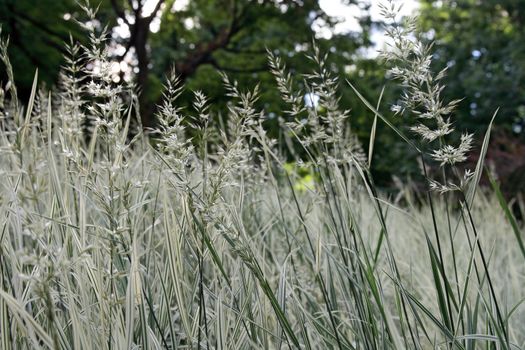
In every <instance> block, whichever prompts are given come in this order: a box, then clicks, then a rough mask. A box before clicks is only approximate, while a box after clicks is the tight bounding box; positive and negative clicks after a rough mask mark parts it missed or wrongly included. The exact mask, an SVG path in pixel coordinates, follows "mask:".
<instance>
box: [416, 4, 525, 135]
mask: <svg viewBox="0 0 525 350" xmlns="http://www.w3.org/2000/svg"><path fill="white" fill-rule="evenodd" d="M420 12H421V14H420V21H419V22H420V24H421V28H422V33H423V34H424V36H425V37H427V38H428V40H431V41H434V42H435V45H434V51H435V53H434V57H435V62H436V65H438V66H440V67H445V66H446V67H447V77H445V79H444V83H445V84H446V85H447V90H446V92H445V97H447V98H449V99H457V98H462V99H463V100H462V102H461V103H460V104H459V106H458V108H459V109H458V113H459V115H460V116H461V117H460V118H459V119H458V126H459V127H460V128H468V129H469V130H471V131H478V132H479V131H480V130H483V129H484V128H485V127H486V126H487V125H488V122H489V121H490V118H491V116H492V114H493V113H494V110H495V107H499V108H500V110H499V113H498V124H500V125H504V126H505V128H506V129H507V130H512V129H513V128H514V129H515V130H516V131H520V130H521V129H522V128H523V125H524V124H523V123H524V118H525V95H524V91H523V88H522V87H523V86H524V84H525V80H524V79H525V65H524V62H525V56H524V55H525V46H524V42H525V40H524V39H525V37H524V35H525V31H524V28H525V26H524V22H523V19H524V18H525V17H524V15H525V5H524V4H523V3H522V2H519V1H513V0H488V1H475V0H461V1H452V0H446V1H434V0H424V1H421V11H420Z"/></svg>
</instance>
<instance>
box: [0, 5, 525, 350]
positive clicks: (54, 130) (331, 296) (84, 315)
mask: <svg viewBox="0 0 525 350" xmlns="http://www.w3.org/2000/svg"><path fill="white" fill-rule="evenodd" d="M86 11H88V14H90V15H91V16H92V17H93V18H94V16H95V13H94V12H92V11H90V10H89V9H86ZM87 29H88V30H90V31H91V32H90V33H89V35H90V39H91V46H89V47H79V46H76V45H75V44H71V45H69V46H68V52H69V56H68V57H67V66H66V67H64V70H63V74H62V77H61V85H60V87H59V88H58V89H57V91H54V92H45V91H42V90H39V89H38V75H37V74H35V84H34V87H33V91H32V93H31V97H30V99H29V101H19V99H18V97H17V94H16V88H15V85H14V83H13V81H14V77H13V74H12V72H11V70H10V64H9V59H8V57H7V49H6V47H7V43H6V42H2V44H1V45H0V49H1V50H0V55H1V58H2V61H3V62H4V64H5V66H6V67H7V70H8V73H9V74H8V76H9V79H10V83H9V86H8V87H5V89H4V90H2V95H1V101H0V102H1V103H0V107H1V109H0V111H1V115H0V117H1V118H0V123H1V125H0V130H1V132H0V150H1V151H0V172H1V175H2V179H3V181H2V185H1V186H0V276H1V290H0V318H1V322H0V324H1V328H0V342H1V348H3V349H12V348H17V349H18V348H21V349H33V348H37V349H38V348H53V349H69V348H76V349H81V348H86V349H106V348H107V349H133V348H147V349H150V348H152V349H154V348H159V349H161V348H173V349H175V348H181V349H199V348H205V349H212V348H213V349H250V348H271V349H274V348H293V349H296V348H304V349H332V348H333V349H406V348H411V349H478V348H479V349H516V348H522V347H524V346H525V312H524V310H523V307H521V302H522V300H523V298H524V297H525V290H524V288H523V285H524V283H525V264H524V263H523V258H524V257H525V256H524V255H523V250H522V242H521V240H522V234H523V232H522V228H521V227H520V226H519V224H518V223H517V222H516V221H515V220H513V218H512V214H511V213H510V211H509V210H508V208H507V207H506V204H505V203H504V200H503V199H502V197H501V195H500V194H499V192H498V189H497V185H496V184H495V183H494V188H495V191H496V194H497V195H496V196H494V195H492V194H486V193H484V192H480V191H477V192H478V193H477V194H476V193H475V191H474V189H475V188H476V187H477V182H478V181H479V176H480V174H481V171H483V164H482V162H481V161H480V163H479V166H478V167H477V169H476V170H475V171H473V172H472V175H469V176H468V179H466V178H463V175H460V176H459V180H458V181H459V182H454V183H453V182H451V181H452V180H450V181H449V179H448V178H449V177H450V176H455V175H458V174H457V167H456V165H455V164H454V162H455V161H448V162H447V161H445V162H444V163H446V164H448V165H450V166H451V167H450V168H447V169H443V170H442V172H441V175H442V176H443V177H444V179H440V180H433V179H430V178H429V193H428V197H427V198H426V199H424V200H420V199H417V198H416V197H415V196H414V195H413V194H411V193H410V192H408V191H407V192H406V193H404V194H402V196H403V201H402V202H403V203H404V204H403V205H396V203H393V202H392V201H391V200H390V199H389V198H385V197H384V196H383V195H382V194H381V193H379V192H378V191H377V189H376V188H375V186H374V182H373V178H372V176H371V174H370V171H369V167H370V164H371V163H372V160H371V159H367V157H366V156H365V153H364V151H363V150H362V149H361V146H360V144H359V142H357V140H356V138H355V137H354V136H353V133H352V130H351V129H350V128H349V125H350V119H351V118H350V114H349V112H347V111H344V110H340V109H339V106H338V96H337V89H338V82H337V79H336V78H334V77H333V76H331V74H330V71H329V69H328V67H327V65H326V64H325V59H324V57H323V55H322V54H321V53H320V52H319V50H318V49H314V52H313V55H312V57H311V58H312V60H314V61H315V62H316V63H317V66H318V67H319V69H318V70H317V71H315V72H312V73H311V74H307V75H305V76H304V83H305V84H303V85H304V86H306V88H305V89H304V90H302V91H301V90H297V89H296V88H295V86H296V84H295V82H294V81H293V77H292V76H291V75H289V74H288V73H287V72H286V68H285V66H284V64H283V63H282V62H281V60H280V58H279V57H275V56H272V55H270V57H269V60H270V67H271V70H272V72H273V73H274V75H275V76H276V80H277V88H278V89H279V91H280V92H281V94H282V95H283V98H284V100H285V101H286V102H288V103H289V106H290V108H289V109H288V110H287V111H285V112H283V114H284V119H285V122H284V123H283V125H282V128H283V129H282V137H283V139H285V140H286V142H285V144H286V145H287V147H289V150H288V152H291V154H303V155H304V156H303V157H302V159H297V164H295V165H294V167H293V168H301V167H306V168H308V169H309V171H310V172H311V173H312V174H313V175H312V177H313V179H314V181H312V182H311V183H309V184H306V185H303V186H301V187H300V186H297V184H298V183H300V179H299V178H298V176H297V172H295V171H290V167H289V166H288V165H287V164H285V161H284V157H283V155H282V154H281V153H280V150H281V149H282V147H278V146H277V144H276V141H275V140H272V139H270V138H269V137H268V136H267V134H266V132H265V130H264V128H263V127H262V123H263V121H264V111H258V110H256V109H255V107H254V105H255V102H256V100H257V98H258V89H257V88H255V89H254V90H253V91H241V90H239V88H238V87H237V85H236V83H235V82H232V81H230V80H229V79H228V77H227V76H224V77H223V78H224V85H225V88H226V90H227V92H228V95H229V96H230V97H231V103H230V104H229V109H228V115H227V117H226V118H225V119H224V120H226V121H227V122H226V123H221V122H217V118H218V117H217V116H216V115H214V113H213V108H211V107H212V106H210V105H209V102H208V99H207V97H206V95H205V94H204V93H203V92H200V91H196V92H194V96H195V98H194V103H193V105H192V106H188V107H186V108H182V107H181V106H179V105H178V103H177V101H178V100H177V99H178V97H179V95H180V93H181V91H182V89H183V87H182V86H180V84H179V82H178V81H177V78H176V74H175V73H173V74H172V75H170V76H169V77H168V78H167V82H166V86H165V93H164V102H163V104H162V105H161V106H160V107H159V112H158V120H159V123H158V127H157V129H156V130H154V133H153V134H154V135H155V137H154V140H152V139H150V137H149V136H148V135H146V134H144V133H143V132H142V128H141V126H140V115H139V112H138V110H139V109H138V106H137V98H136V95H135V94H134V90H133V88H132V87H127V86H124V85H116V84H114V83H113V82H112V78H111V74H110V71H109V69H108V68H109V62H108V57H107V51H106V50H105V48H104V34H102V35H101V34H100V33H97V32H96V31H95V30H94V29H93V28H92V27H87ZM403 40H404V39H403ZM405 44H406V43H405ZM414 47H417V45H416V46H414ZM421 52H422V53H424V55H426V54H427V53H426V51H424V50H423V51H421ZM419 58H421V57H419V56H417V55H414V52H411V53H409V54H408V55H407V56H406V57H405V61H404V62H405V63H407V62H408V63H412V65H410V64H409V65H408V66H409V67H414V65H413V64H414V63H415V62H416V60H418V59H419ZM410 60H413V61H410ZM93 65H95V66H96V67H97V69H96V70H93V69H92V67H93ZM407 69H408V68H407ZM427 73H428V74H429V75H428V76H426V77H430V76H431V75H430V74H431V72H430V71H428V72H426V73H425V74H427ZM427 83H428V81H427ZM428 86H430V91H427V94H426V95H425V94H421V95H419V96H423V97H424V96H427V97H428V98H431V99H432V98H435V96H432V95H431V93H432V91H437V90H440V88H439V87H438V88H437V90H436V89H434V88H432V85H430V84H423V85H421V86H417V85H414V84H412V83H411V82H408V84H407V85H406V86H405V87H407V88H409V89H412V90H408V91H409V92H410V91H411V92H412V93H414V92H417V91H419V90H418V89H420V88H422V87H423V88H426V87H428ZM356 92H357V93H358V91H357V90H356ZM305 94H315V95H317V96H319V98H320V99H319V106H313V107H307V106H305V105H304V103H303V96H304V95H305ZM359 96H360V97H361V98H362V101H363V103H365V104H366V105H367V106H369V107H370V110H371V117H374V114H375V116H376V118H377V119H379V120H378V122H379V121H380V120H383V121H385V122H387V123H389V117H386V116H383V115H381V114H380V113H379V112H378V111H377V109H376V108H375V107H373V104H371V103H370V102H368V101H366V100H365V99H364V98H363V97H362V96H361V95H359ZM407 96H410V95H407ZM406 102H410V101H406ZM412 102H414V101H412ZM417 102H424V101H417ZM405 107H406V108H408V107H409V105H408V104H407V105H406V106H405ZM416 107H417V106H416ZM418 108H419V107H418ZM446 108H448V107H446ZM396 109H397V107H396ZM452 111H453V108H450V109H447V110H446V111H444V112H443V113H442V114H440V116H446V115H448V114H450V113H451V112H452ZM440 113H441V112H440ZM446 120H447V119H445V117H443V118H442V119H438V120H437V123H438V127H440V128H441V129H440V130H442V132H441V134H440V135H438V136H439V137H441V136H446V135H448V134H451V133H452V131H450V132H449V130H448V129H447V128H449V127H450V126H451V124H449V123H448V121H446ZM374 125H375V123H374ZM389 125H391V124H390V123H389ZM392 127H393V125H392ZM427 128H428V126H427ZM423 129H424V126H421V125H420V126H418V127H416V129H415V131H416V132H421V130H423ZM425 130H426V129H425ZM395 131H396V132H398V133H399V134H400V136H401V137H402V138H403V139H405V140H406V141H407V142H409V143H411V144H412V145H413V146H414V147H416V148H417V150H418V151H419V152H420V154H421V159H422V164H423V165H424V168H425V169H428V167H429V166H430V163H432V161H433V160H432V158H436V159H437V160H438V163H440V162H443V157H444V156H446V155H447V154H448V155H449V156H450V154H452V153H453V150H451V149H449V150H450V151H451V152H449V153H446V152H445V153H443V152H442V153H439V152H438V153H436V151H424V147H426V146H424V145H421V144H420V143H419V142H417V140H413V139H412V138H411V137H410V136H409V135H407V134H405V133H404V131H403V130H399V129H396V130H395ZM426 132H431V130H430V129H429V130H427V131H426ZM372 133H373V134H374V135H375V134H376V131H375V127H374V130H373V131H372ZM129 135H135V136H134V137H130V136H129ZM188 135H193V139H188ZM377 137H380V135H377ZM439 137H436V140H437V141H438V142H439V145H440V147H441V148H439V149H438V151H439V150H445V148H443V147H447V143H445V140H444V139H441V140H438V139H439ZM432 141H434V140H432ZM463 142H465V141H463ZM488 142H489V137H488V136H487V137H486V138H485V142H484V144H483V147H484V148H485V149H486V145H487V144H488ZM450 147H452V146H450ZM372 148H373V138H372V142H371V145H370V147H369V149H372ZM456 155H457V154H456ZM372 156H373V153H372V151H371V150H370V152H369V158H371V157H372ZM440 157H441V158H440ZM461 157H462V155H461V154H460V155H459V158H458V157H456V158H455V159H457V160H460V159H461ZM438 181H440V182H438ZM461 181H464V182H461ZM432 189H434V190H438V191H441V192H444V193H443V194H438V193H436V192H435V191H432ZM500 205H501V206H502V207H503V210H501V209H500ZM509 218H510V219H511V220H510V222H509V220H508V219H509Z"/></svg>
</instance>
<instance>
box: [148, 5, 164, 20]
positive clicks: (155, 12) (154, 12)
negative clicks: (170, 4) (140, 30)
mask: <svg viewBox="0 0 525 350" xmlns="http://www.w3.org/2000/svg"><path fill="white" fill-rule="evenodd" d="M164 1H165V0H159V1H158V2H157V5H155V8H154V9H153V12H152V13H151V14H150V15H149V16H148V17H147V19H148V23H150V22H151V21H153V19H154V18H155V17H156V16H157V12H159V10H160V7H161V6H162V4H163V3H164Z"/></svg>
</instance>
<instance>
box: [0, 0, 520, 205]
mask: <svg viewBox="0 0 525 350" xmlns="http://www.w3.org/2000/svg"><path fill="white" fill-rule="evenodd" d="M379 3H380V1H375V0H373V1H370V0H101V1H100V4H99V2H97V1H92V2H91V5H92V6H96V5H97V4H99V9H98V14H97V20H95V21H93V20H89V21H88V19H87V17H86V15H85V13H84V12H83V11H82V9H81V8H80V6H79V4H78V3H77V2H76V1H75V0H37V1H35V0H0V24H1V28H2V36H8V37H9V38H10V47H9V50H10V52H9V53H10V57H11V61H12V63H13V66H14V73H15V80H16V82H17V86H18V88H19V94H20V97H21V99H22V100H23V101H25V100H26V99H27V98H28V96H29V93H30V90H31V85H32V82H33V78H34V74H35V69H36V68H38V70H39V79H40V81H41V83H43V84H45V86H46V88H51V89H52V88H53V86H55V85H56V84H57V82H58V76H59V71H60V68H61V66H62V65H63V64H64V62H65V61H64V55H66V56H67V51H66V49H65V45H64V43H67V42H71V41H74V42H80V43H86V42H87V34H86V33H85V31H84V30H83V29H81V26H80V25H79V23H82V24H83V25H88V26H94V27H95V28H97V29H98V30H102V29H103V28H104V27H105V26H107V30H108V48H109V54H110V56H111V60H112V62H113V64H112V73H113V76H114V77H113V80H114V82H115V84H118V83H122V82H133V83H134V84H136V85H137V86H138V88H139V89H140V91H141V94H140V102H141V113H142V121H143V124H144V125H145V126H153V125H154V124H155V105H156V104H157V103H158V102H159V100H160V99H161V96H162V84H163V81H164V77H165V75H166V74H167V73H168V72H169V70H170V69H171V68H172V67H174V68H175V70H176V72H177V74H178V75H179V76H180V78H181V79H182V80H183V81H184V83H185V85H186V87H187V89H186V90H187V91H188V93H187V94H186V95H183V96H182V100H181V103H182V104H183V105H184V103H186V104H187V105H189V104H190V103H191V98H192V94H191V91H192V90H203V91H204V92H205V93H206V94H207V95H208V97H209V98H210V100H211V103H212V104H213V108H214V109H215V111H214V112H215V113H216V114H220V113H221V110H224V108H225V106H226V102H227V98H226V96H225V95H226V93H225V91H224V88H223V86H222V82H221V78H220V76H219V74H218V72H219V71H223V72H226V73H227V74H228V75H229V76H231V78H232V79H235V80H237V81H238V82H239V86H240V87H241V88H245V89H248V88H252V87H253V86H254V85H255V84H257V83H259V84H260V87H261V92H262V95H261V98H260V100H259V104H260V107H261V108H263V109H264V110H265V113H266V114H265V120H266V122H265V124H266V127H267V129H268V130H269V132H270V133H273V134H274V136H275V137H278V132H279V131H278V130H279V129H278V124H279V120H280V118H282V117H283V115H282V111H283V110H284V106H283V102H282V100H281V98H280V95H279V93H278V91H277V89H276V88H275V82H274V79H273V77H272V76H271V75H270V74H269V72H268V61H267V51H266V50H270V51H272V52H273V53H274V54H275V55H278V56H280V57H282V59H283V61H284V62H285V63H286V65H287V67H289V70H290V72H291V74H292V75H295V76H296V77H297V78H298V79H296V81H298V83H299V84H300V82H301V79H300V76H301V74H305V73H309V72H310V71H311V70H312V69H313V68H314V67H313V66H312V62H311V61H310V60H309V59H308V58H307V57H306V54H309V53H311V51H312V41H313V40H315V41H316V43H317V45H318V46H319V47H320V49H321V51H322V52H326V53H329V57H328V63H329V67H330V69H331V70H332V72H333V73H334V74H335V75H337V76H338V77H339V80H340V84H339V85H340V86H339V89H340V94H341V105H342V107H343V108H346V109H349V110H351V115H352V117H351V123H352V128H353V130H354V132H355V133H356V134H357V135H358V137H359V139H360V141H361V142H362V144H363V145H364V146H365V148H366V145H368V137H369V134H370V129H371V126H372V122H373V115H372V114H371V113H370V112H369V111H368V110H367V109H366V108H365V107H364V106H363V105H362V103H361V102H360V101H359V99H358V98H356V96H355V95H354V93H353V92H352V91H351V89H350V88H349V87H348V85H347V84H346V82H345V79H347V80H349V81H350V82H352V83H353V84H354V85H355V86H357V87H358V88H359V89H360V91H361V93H362V94H363V95H364V96H365V97H366V98H367V99H368V100H370V101H377V100H378V97H379V95H380V92H381V90H382V89H383V87H384V88H385V93H384V96H383V103H382V105H381V108H380V109H381V111H382V112H383V113H385V114H386V115H388V116H392V120H393V121H394V122H395V123H396V124H397V125H399V126H402V125H404V124H406V123H405V122H404V121H403V118H407V117H394V116H393V113H392V112H390V107H391V106H392V105H394V104H395V103H396V99H397V97H398V96H399V95H400V93H401V92H400V91H399V89H398V88H397V87H396V84H395V83H393V82H391V81H389V79H388V76H387V73H386V72H387V70H388V68H389V67H388V64H387V63H385V62H382V61H381V60H380V59H379V58H378V50H380V49H383V48H384V47H385V45H388V43H387V42H385V39H384V38H383V32H382V23H381V17H380V15H379V6H378V5H379ZM402 3H403V8H402V11H401V13H402V15H417V16H418V23H419V30H420V35H421V37H422V38H423V39H424V40H428V41H429V42H430V41H433V42H434V43H435V44H434V47H433V51H434V53H435V54H434V63H433V64H434V65H435V67H434V69H435V71H438V70H440V69H442V68H444V67H448V75H447V77H446V78H445V83H446V85H447V88H446V89H445V91H444V94H443V97H444V98H445V99H447V100H452V99H462V102H461V103H460V104H459V107H458V110H457V112H456V115H455V117H454V119H455V125H456V129H458V130H460V131H470V132H474V133H475V134H476V136H477V139H478V140H481V139H482V138H483V134H484V132H485V130H486V128H487V126H488V123H489V121H490V119H491V117H492V115H493V113H494V112H495V110H496V109H497V108H499V113H498V117H497V120H496V127H495V129H494V132H493V138H492V142H491V146H490V149H489V152H488V164H489V166H491V167H493V168H494V169H497V175H498V177H499V178H500V180H501V182H502V183H503V186H504V187H503V189H504V191H505V192H506V193H507V194H509V195H512V194H514V193H516V192H519V191H523V190H524V188H525V136H524V135H525V130H524V128H525V1H518V0H499V1H495V0H483V1H481V0H462V1H448V0H442V1H432V0H421V1H418V0H407V1H403V2H402ZM93 69H96V67H93ZM0 81H1V82H2V84H5V83H6V82H7V77H6V72H5V67H1V68H0ZM409 117H410V116H408V118H409ZM411 154H412V155H413V151H412V150H410V149H409V148H408V147H406V146H405V145H404V143H403V142H401V140H400V139H399V138H398V137H397V136H396V135H394V134H393V133H392V132H391V131H390V130H388V128H387V127H385V126H384V125H380V126H379V128H378V132H377V137H376V146H375V154H374V159H373V163H372V164H373V172H374V175H375V178H376V181H377V182H378V184H379V185H380V186H382V187H383V188H384V189H386V190H388V189H392V188H394V187H395V186H396V183H398V181H396V179H403V182H408V181H410V182H412V183H415V184H417V183H418V181H420V180H421V178H420V176H421V175H420V170H419V168H418V164H417V162H416V161H415V155H414V156H413V157H412V156H410V155H411ZM469 161H470V162H471V163H472V164H473V163H474V162H475V161H476V155H475V154H474V155H473V156H472V158H471V159H470V160H469Z"/></svg>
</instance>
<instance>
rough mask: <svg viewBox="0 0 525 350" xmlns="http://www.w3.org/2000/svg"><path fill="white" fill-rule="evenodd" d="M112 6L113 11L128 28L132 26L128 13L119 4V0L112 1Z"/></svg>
mask: <svg viewBox="0 0 525 350" xmlns="http://www.w3.org/2000/svg"><path fill="white" fill-rule="evenodd" d="M111 6H112V7H113V10H114V11H115V14H116V15H117V16H118V17H119V18H121V19H122V20H123V21H124V23H126V24H127V25H128V26H130V24H129V21H128V19H127V18H126V13H125V12H124V10H123V9H122V8H120V6H119V5H118V3H117V0H111Z"/></svg>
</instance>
